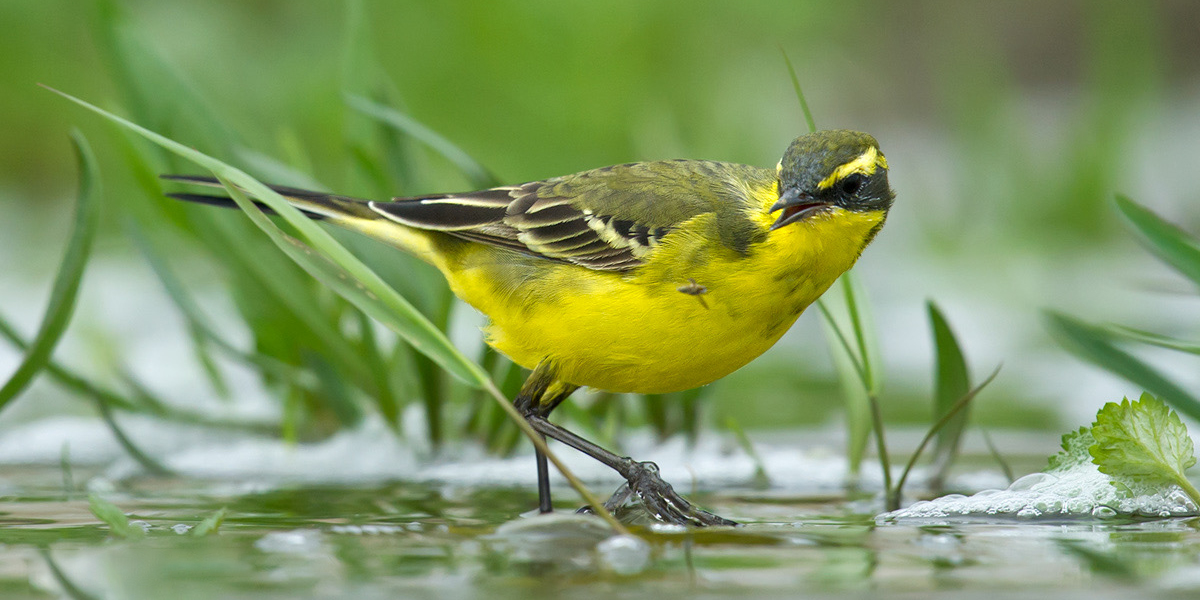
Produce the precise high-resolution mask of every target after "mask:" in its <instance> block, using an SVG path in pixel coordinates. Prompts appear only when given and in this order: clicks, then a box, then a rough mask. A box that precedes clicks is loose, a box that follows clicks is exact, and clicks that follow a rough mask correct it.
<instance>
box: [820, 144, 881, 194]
mask: <svg viewBox="0 0 1200 600" xmlns="http://www.w3.org/2000/svg"><path fill="white" fill-rule="evenodd" d="M879 167H883V168H885V169H886V168H888V164H887V159H886V158H884V157H883V155H882V154H880V153H879V149H878V148H875V147H874V146H871V147H870V148H867V151H866V152H863V153H862V154H860V155H859V156H858V158H856V159H854V160H852V161H850V162H848V163H846V164H844V165H842V166H840V167H838V168H837V169H834V171H833V173H832V174H831V175H830V176H829V177H826V178H825V179H822V180H821V182H820V183H818V184H817V189H818V190H827V189H829V188H830V187H833V184H835V183H837V182H838V181H841V180H842V179H845V178H846V177H848V176H850V175H851V174H854V173H860V174H862V175H868V176H869V175H874V174H875V170H876V169H878V168H879Z"/></svg>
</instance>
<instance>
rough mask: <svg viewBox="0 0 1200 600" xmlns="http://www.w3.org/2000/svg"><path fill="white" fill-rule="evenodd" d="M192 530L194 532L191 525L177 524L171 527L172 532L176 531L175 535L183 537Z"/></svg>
mask: <svg viewBox="0 0 1200 600" xmlns="http://www.w3.org/2000/svg"><path fill="white" fill-rule="evenodd" d="M191 530H192V526H191V525H184V524H183V523H176V524H174V525H172V526H171V531H174V532H175V533H178V534H179V535H183V534H185V533H187V532H189V531H191Z"/></svg>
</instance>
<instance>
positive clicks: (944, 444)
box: [925, 300, 971, 488]
mask: <svg viewBox="0 0 1200 600" xmlns="http://www.w3.org/2000/svg"><path fill="white" fill-rule="evenodd" d="M925 306H926V309H927V311H928V313H929V327H930V329H931V330H932V332H933V347H934V356H935V359H936V361H935V367H934V392H933V422H935V423H936V422H938V421H940V420H941V419H943V418H945V416H946V415H947V414H948V413H949V412H950V410H951V409H952V408H954V406H955V405H956V403H957V402H958V399H959V398H962V397H963V396H964V395H966V393H967V392H968V391H969V390H970V389H971V377H970V374H969V372H968V371H967V359H966V358H965V357H964V356H963V353H962V348H961V347H960V346H959V344H958V339H957V338H955V336H954V331H953V330H951V329H950V323H949V322H948V321H947V320H946V316H945V315H944V314H943V313H942V311H941V309H939V308H938V306H937V305H936V304H934V303H933V301H932V300H930V301H929V302H927V303H926V304H925ZM967 415H968V410H967V407H965V406H964V407H963V408H962V409H961V410H959V411H958V413H957V414H956V415H954V417H952V418H950V419H949V420H947V421H946V424H945V425H943V426H942V427H939V428H938V433H937V442H936V444H934V450H933V464H934V475H933V477H932V481H933V482H934V483H935V487H939V488H940V487H941V485H940V484H941V482H942V481H943V480H944V479H945V476H946V471H948V470H949V469H950V465H951V464H952V463H953V461H954V456H955V454H957V453H958V446H959V442H960V440H961V439H962V434H963V430H964V429H966V426H967Z"/></svg>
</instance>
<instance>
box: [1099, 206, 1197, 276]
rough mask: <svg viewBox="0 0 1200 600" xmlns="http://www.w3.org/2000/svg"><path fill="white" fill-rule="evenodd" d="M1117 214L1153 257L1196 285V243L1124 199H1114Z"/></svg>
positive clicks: (1186, 234)
mask: <svg viewBox="0 0 1200 600" xmlns="http://www.w3.org/2000/svg"><path fill="white" fill-rule="evenodd" d="M1117 210H1118V211H1119V212H1120V213H1121V215H1122V216H1124V217H1125V220H1126V221H1128V222H1129V224H1130V225H1132V226H1133V228H1134V230H1135V231H1137V233H1138V234H1139V236H1140V237H1141V239H1142V242H1143V243H1144V244H1145V245H1146V247H1147V248H1149V249H1150V251H1151V252H1153V253H1154V255H1155V256H1157V257H1158V258H1160V259H1162V261H1163V262H1165V263H1167V264H1168V265H1171V266H1172V267H1174V268H1175V270H1177V271H1179V272H1180V273H1182V274H1183V275H1184V276H1186V277H1187V278H1188V279H1191V280H1192V282H1193V283H1195V284H1196V285H1200V241H1197V239H1196V238H1195V237H1193V236H1191V235H1189V234H1188V233H1187V232H1185V231H1184V230H1182V229H1180V228H1178V227H1176V226H1175V225H1173V224H1171V223H1169V222H1167V221H1165V220H1163V219H1162V217H1159V216H1158V215H1156V214H1154V213H1153V212H1151V211H1150V210H1149V209H1147V208H1146V207H1144V206H1142V205H1140V204H1138V203H1136V202H1134V201H1133V200H1130V199H1129V198H1128V197H1126V196H1117Z"/></svg>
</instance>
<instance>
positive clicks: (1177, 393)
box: [1045, 312, 1200, 419]
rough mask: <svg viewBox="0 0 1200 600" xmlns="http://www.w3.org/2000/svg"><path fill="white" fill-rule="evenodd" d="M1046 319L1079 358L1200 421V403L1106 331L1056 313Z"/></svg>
mask: <svg viewBox="0 0 1200 600" xmlns="http://www.w3.org/2000/svg"><path fill="white" fill-rule="evenodd" d="M1045 319H1046V326H1047V327H1048V328H1049V329H1050V333H1051V334H1053V335H1054V337H1056V338H1058V340H1059V343H1061V344H1062V345H1063V347H1064V348H1066V349H1067V350H1069V351H1070V352H1072V353H1074V354H1075V355H1076V356H1078V357H1080V358H1082V359H1084V360H1087V361H1088V362H1091V363H1093V364H1095V365H1097V366H1099V367H1101V368H1103V369H1106V370H1108V371H1111V372H1113V373H1115V374H1117V375H1119V376H1121V377H1123V378H1125V379H1127V380H1129V381H1131V382H1133V383H1135V384H1137V385H1139V386H1141V387H1142V389H1144V390H1146V391H1148V392H1150V393H1151V394H1154V395H1155V396H1158V397H1159V398H1161V399H1162V400H1163V401H1165V402H1167V403H1169V404H1171V405H1172V406H1174V407H1175V408H1176V409H1178V410H1179V412H1181V413H1183V414H1185V415H1187V416H1189V417H1191V418H1193V419H1200V400H1197V399H1196V397H1194V396H1192V395H1191V394H1189V393H1188V392H1187V391H1185V390H1184V389H1183V388H1181V387H1179V385H1177V384H1176V383H1175V382H1173V381H1171V380H1170V379H1168V378H1167V377H1166V376H1165V375H1163V374H1162V373H1160V372H1159V371H1158V370H1157V369H1155V368H1154V367H1152V366H1150V365H1148V364H1146V363H1145V362H1143V361H1142V360H1140V359H1138V358H1136V357H1134V356H1133V355H1131V354H1129V353H1128V352H1125V351H1124V350H1122V349H1120V348H1118V347H1117V346H1116V344H1114V343H1113V336H1112V334H1110V333H1108V332H1107V331H1106V330H1104V329H1103V328H1100V327H1096V326H1094V325H1089V324H1087V323H1084V322H1083V321H1080V320H1078V319H1075V318H1073V317H1069V316H1067V315H1063V314H1060V313H1055V312H1047V313H1045Z"/></svg>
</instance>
